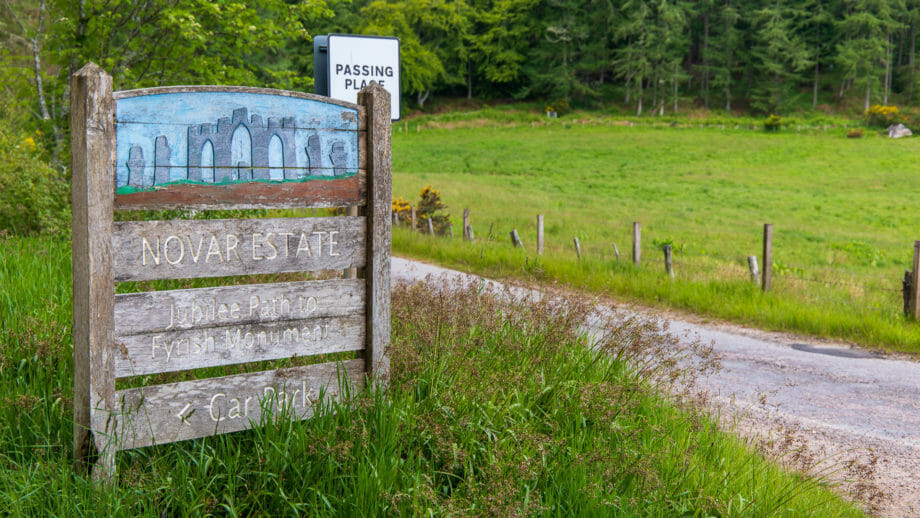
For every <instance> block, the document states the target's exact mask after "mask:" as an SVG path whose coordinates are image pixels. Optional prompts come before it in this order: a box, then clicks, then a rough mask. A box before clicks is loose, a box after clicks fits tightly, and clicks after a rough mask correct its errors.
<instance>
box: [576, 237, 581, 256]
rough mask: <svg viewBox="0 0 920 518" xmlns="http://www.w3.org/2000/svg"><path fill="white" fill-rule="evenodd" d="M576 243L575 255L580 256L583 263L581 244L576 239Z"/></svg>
mask: <svg viewBox="0 0 920 518" xmlns="http://www.w3.org/2000/svg"><path fill="white" fill-rule="evenodd" d="M574 242H575V255H577V256H578V260H579V261H581V243H579V242H578V238H577V237H576V238H574Z"/></svg>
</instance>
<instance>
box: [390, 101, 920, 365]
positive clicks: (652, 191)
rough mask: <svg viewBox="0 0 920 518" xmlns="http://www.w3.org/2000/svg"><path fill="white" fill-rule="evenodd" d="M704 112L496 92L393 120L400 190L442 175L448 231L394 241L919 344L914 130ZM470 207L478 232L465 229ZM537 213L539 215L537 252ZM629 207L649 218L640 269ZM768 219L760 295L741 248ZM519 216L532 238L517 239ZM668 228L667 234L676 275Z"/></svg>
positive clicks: (780, 325)
mask: <svg viewBox="0 0 920 518" xmlns="http://www.w3.org/2000/svg"><path fill="white" fill-rule="evenodd" d="M648 120H649V119H645V121H648ZM697 122H698V121H696V120H694V119H692V118H683V119H674V120H665V121H662V122H659V123H657V124H649V123H648V122H646V123H641V122H640V123H639V124H635V125H633V124H632V123H631V122H628V121H625V120H617V119H615V118H611V117H599V116H591V115H583V114H572V115H569V116H567V117H565V118H560V119H556V120H547V119H543V118H539V117H537V116H534V115H524V114H523V113H521V112H515V111H513V110H511V111H509V110H495V109H491V110H484V111H481V112H471V113H467V114H465V115H462V116H460V115H457V114H449V115H445V116H443V117H439V116H430V117H426V118H425V119H421V120H418V121H410V122H408V123H403V124H401V125H400V124H397V125H396V132H395V133H394V138H393V168H394V196H401V197H403V198H404V199H406V200H414V199H417V196H418V192H419V191H420V189H421V188H422V187H424V186H426V185H431V186H432V187H433V188H435V189H436V190H439V191H440V193H441V197H442V199H443V201H444V203H446V204H447V205H448V206H449V212H450V215H451V221H452V223H453V229H454V235H455V238H454V239H453V240H452V241H450V240H448V239H446V238H442V237H438V238H430V237H428V236H424V235H416V234H414V233H411V232H409V231H408V230H407V229H398V230H397V232H396V233H395V237H394V243H395V244H394V250H395V252H397V253H401V254H404V255H408V256H412V257H417V258H423V259H429V260H434V261H436V262H439V263H442V264H445V265H448V266H452V267H456V268H460V269H465V270H471V271H475V272H479V273H482V274H486V275H492V276H499V277H514V278H518V279H525V280H536V281H539V282H562V283H565V284H566V285H569V286H571V287H574V288H579V289H587V290H590V291H592V292H594V293H598V294H603V295H609V296H610V297H612V298H614V299H617V300H622V301H630V302H638V303H641V304H646V305H654V306H659V307H663V308H672V309H678V310H684V311H688V312H692V313H696V314H700V315H704V316H708V317H714V318H717V319H725V320H730V321H734V322H740V323H743V324H749V325H754V326H759V327H763V328H767V329H774V330H783V331H791V332H797V333H807V334H811V335H817V336H822V337H828V338H834V339H839V340H846V341H851V342H855V343H859V344H862V345H867V346H872V347H879V348H883V349H891V350H897V351H904V352H910V353H917V352H920V325H918V324H916V323H913V322H908V321H906V320H905V318H904V316H903V299H902V293H901V288H902V284H901V281H902V278H903V276H904V271H905V269H909V268H910V267H911V259H912V250H913V242H914V240H915V239H920V225H918V224H917V219H918V216H917V212H918V210H917V209H918V204H917V196H916V194H917V191H918V189H917V188H916V186H917V185H920V180H918V171H920V139H910V138H908V139H900V140H892V139H888V138H883V137H880V136H877V135H876V134H875V132H874V131H871V130H870V131H867V132H866V137H864V138H856V139H849V138H845V133H846V124H845V123H844V122H841V121H830V122H832V123H833V124H831V123H829V121H818V122H817V123H814V122H813V121H812V122H811V123H810V121H795V122H793V123H790V124H788V125H787V126H785V127H784V128H783V129H782V130H780V131H779V132H776V133H768V132H765V131H763V130H762V129H761V128H760V126H759V125H757V124H754V123H752V121H748V120H741V119H739V120H737V121H735V123H732V121H731V119H727V120H725V121H720V123H719V124H712V123H711V121H709V122H706V124H703V121H699V124H698V123H697ZM407 125H408V130H409V131H408V132H406V131H405V130H406V129H407V128H406V126H407ZM416 126H419V127H418V128H416ZM466 207H468V208H469V209H470V210H471V219H472V225H473V228H474V235H475V243H472V244H470V243H463V242H461V240H460V238H459V236H460V235H461V230H460V229H461V215H462V212H463V209H464V208H466ZM537 214H543V215H544V217H545V251H544V253H543V255H542V256H540V257H537V255H536V250H535V246H536V216H537ZM634 221H638V222H640V223H641V225H642V246H641V255H642V261H641V265H640V266H639V267H638V268H636V267H634V266H633V265H632V262H631V254H632V251H631V248H632V223H633V222H634ZM764 223H772V224H773V229H774V238H773V261H774V262H773V270H772V274H773V287H772V290H771V291H770V292H769V293H766V294H765V293H762V292H761V291H760V289H759V288H758V287H757V286H756V285H755V284H754V283H753V282H752V281H751V278H750V273H749V271H748V261H747V257H748V256H750V255H755V256H758V263H761V262H762V258H761V253H762V235H763V225H764ZM512 229H517V230H518V232H519V233H520V235H521V238H522V240H523V242H524V246H525V249H524V250H523V251H522V250H519V249H513V248H512V247H511V245H510V240H509V237H508V234H509V232H510V231H511V230H512ZM575 237H577V238H578V239H579V241H580V244H581V248H582V251H583V260H582V261H580V262H579V261H578V259H577V257H576V253H575V249H574V246H573V238H575ZM663 244H671V245H672V247H673V249H674V259H673V263H674V272H675V278H674V279H673V280H671V279H670V278H668V277H667V276H666V275H665V273H664V260H663V254H662V250H661V245H663ZM614 245H616V248H617V249H618V250H619V253H620V257H619V260H618V259H617V257H616V253H615V248H614ZM760 266H761V268H762V266H763V265H762V264H761V265H760Z"/></svg>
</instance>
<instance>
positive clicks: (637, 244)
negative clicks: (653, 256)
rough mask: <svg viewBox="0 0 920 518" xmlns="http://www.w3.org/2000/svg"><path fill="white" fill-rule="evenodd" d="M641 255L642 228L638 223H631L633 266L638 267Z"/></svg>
mask: <svg viewBox="0 0 920 518" xmlns="http://www.w3.org/2000/svg"><path fill="white" fill-rule="evenodd" d="M641 255H642V228H641V227H640V226H639V222H638V221H633V264H634V265H636V266H639V260H640V259H641Z"/></svg>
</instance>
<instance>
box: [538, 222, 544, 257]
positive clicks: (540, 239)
mask: <svg viewBox="0 0 920 518" xmlns="http://www.w3.org/2000/svg"><path fill="white" fill-rule="evenodd" d="M537 255H543V214H537Z"/></svg>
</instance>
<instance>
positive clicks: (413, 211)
mask: <svg viewBox="0 0 920 518" xmlns="http://www.w3.org/2000/svg"><path fill="white" fill-rule="evenodd" d="M410 219H411V220H412V231H413V232H414V231H415V230H417V227H416V224H417V221H416V218H415V207H412V215H411V216H410Z"/></svg>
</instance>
